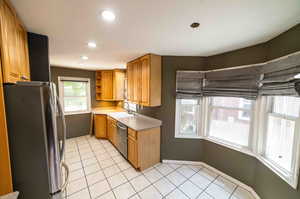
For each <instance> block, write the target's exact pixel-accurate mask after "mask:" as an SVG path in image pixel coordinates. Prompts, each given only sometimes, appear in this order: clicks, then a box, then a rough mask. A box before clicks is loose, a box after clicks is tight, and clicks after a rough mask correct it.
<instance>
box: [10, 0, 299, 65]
mask: <svg viewBox="0 0 300 199" xmlns="http://www.w3.org/2000/svg"><path fill="white" fill-rule="evenodd" d="M11 1H12V3H13V5H14V6H15V8H16V9H17V12H18V14H19V15H20V17H21V18H22V20H23V22H24V24H25V26H26V28H27V29H28V30H29V31H31V32H35V33H40V34H45V35H48V36H49V38H50V61H51V64H52V65H56V66H64V67H73V68H83V69H92V70H95V69H104V68H121V67H125V65H126V62H128V61H130V60H131V59H133V58H136V57H138V56H140V55H143V54H146V53H149V52H151V53H156V54H160V55H181V56H185V55H188V56H208V55H214V54H219V53H222V52H227V51H231V50H235V49H239V48H243V47H246V46H249V45H254V44H257V43H261V42H264V41H267V40H269V39H271V38H273V37H275V36H277V35H278V34H280V33H282V32H284V31H286V30H287V29H289V28H291V27H292V26H294V25H296V24H298V23H300V2H299V0H11ZM105 9H110V10H112V11H114V13H115V14H116V20H115V21H114V22H113V23H107V22H105V21H103V20H102V19H101V17H99V14H100V13H101V12H102V11H103V10H105ZM192 22H199V23H201V26H200V28H199V29H197V30H192V29H191V28H190V27H189V25H190V24H191V23H192ZM88 41H96V42H97V44H98V47H97V48H96V49H89V48H88V47H87V45H86V44H87V42H88ZM81 55H87V56H88V57H89V60H87V61H82V60H81V59H80V56H81ZM80 64H83V65H80Z"/></svg>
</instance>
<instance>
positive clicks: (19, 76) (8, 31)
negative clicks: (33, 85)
mask: <svg viewBox="0 0 300 199" xmlns="http://www.w3.org/2000/svg"><path fill="white" fill-rule="evenodd" d="M0 28H1V32H0V40H1V42H0V48H1V63H2V71H3V82H4V83H15V82H17V81H30V71H29V56H28V44H27V32H26V30H25V29H24V28H23V26H22V25H21V23H20V21H19V20H18V18H17V15H16V13H15V11H14V9H13V8H11V7H10V6H9V5H8V4H7V3H6V2H5V1H0Z"/></svg>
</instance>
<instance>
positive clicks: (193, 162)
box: [162, 160, 260, 199]
mask: <svg viewBox="0 0 300 199" xmlns="http://www.w3.org/2000/svg"><path fill="white" fill-rule="evenodd" d="M162 162H163V163H168V164H188V165H200V166H203V167H206V168H208V169H210V170H212V171H213V172H215V173H217V174H219V175H220V176H222V177H224V178H226V179H228V180H229V181H231V182H233V183H235V184H236V185H238V186H240V187H242V188H243V189H246V190H247V191H249V192H250V193H251V194H252V195H253V196H254V197H255V198H256V199H260V197H259V195H258V194H257V193H256V192H255V191H254V189H253V188H252V187H250V186H248V185H246V184H244V183H242V182H241V181H239V180H237V179H235V178H233V177H231V176H229V175H227V174H225V173H223V172H222V171H219V170H218V169H216V168H214V167H212V166H210V165H208V164H206V163H204V162H200V161H199V162H198V161H181V160H163V161H162Z"/></svg>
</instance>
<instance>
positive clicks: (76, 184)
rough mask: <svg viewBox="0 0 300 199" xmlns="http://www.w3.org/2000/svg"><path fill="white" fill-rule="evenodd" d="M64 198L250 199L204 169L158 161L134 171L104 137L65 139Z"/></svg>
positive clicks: (244, 191) (243, 192) (243, 191)
mask: <svg viewBox="0 0 300 199" xmlns="http://www.w3.org/2000/svg"><path fill="white" fill-rule="evenodd" d="M65 161H66V163H67V164H68V165H69V167H70V182H69V184H68V186H67V190H66V192H65V198H66V199H127V198H131V199H159V198H166V199H194V198H198V199H254V197H253V196H252V195H251V194H250V193H249V192H248V191H246V190H244V189H243V188H241V187H238V186H237V185H235V184H234V183H232V182H230V181H229V180H227V179H225V178H223V177H221V176H218V175H217V174H216V173H214V172H212V171H210V170H209V169H207V168H203V167H201V166H193V165H177V164H165V163H160V164H157V165H155V166H154V167H151V168H149V169H147V170H145V171H143V172H139V171H136V170H135V169H134V168H133V167H132V166H131V165H130V164H129V163H128V162H127V161H126V160H125V159H124V158H123V157H122V156H121V155H120V153H119V152H118V151H117V150H116V149H115V148H114V146H113V145H112V144H111V143H110V142H109V141H107V140H97V139H96V138H94V137H90V136H83V137H78V138H73V139H68V140H67V143H66V155H65Z"/></svg>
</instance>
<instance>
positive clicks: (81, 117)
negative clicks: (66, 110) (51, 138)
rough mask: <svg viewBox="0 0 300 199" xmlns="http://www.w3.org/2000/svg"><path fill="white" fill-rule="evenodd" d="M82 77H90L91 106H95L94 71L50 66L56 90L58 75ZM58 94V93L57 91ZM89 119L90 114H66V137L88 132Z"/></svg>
mask: <svg viewBox="0 0 300 199" xmlns="http://www.w3.org/2000/svg"><path fill="white" fill-rule="evenodd" d="M59 76H65V77H82V78H90V84H91V98H92V102H91V105H92V107H95V106H97V101H96V94H95V90H96V88H95V87H96V86H95V72H94V71H88V70H78V69H69V68H61V67H53V66H52V67H51V81H53V82H54V83H55V84H56V87H57V92H58V77H59ZM58 94H59V93H58ZM90 121H91V114H90V113H87V114H75V115H66V126H67V137H68V138H72V137H78V136H83V135H87V134H89V131H90Z"/></svg>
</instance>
